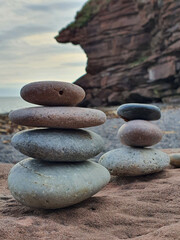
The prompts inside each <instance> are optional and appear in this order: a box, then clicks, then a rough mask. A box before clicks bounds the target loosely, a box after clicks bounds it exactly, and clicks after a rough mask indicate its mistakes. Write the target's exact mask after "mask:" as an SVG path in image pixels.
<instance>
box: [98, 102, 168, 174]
mask: <svg viewBox="0 0 180 240" xmlns="http://www.w3.org/2000/svg"><path fill="white" fill-rule="evenodd" d="M117 114H118V115H119V116H120V117H121V118H123V119H124V120H125V121H126V122H127V123H125V124H123V125H122V126H121V127H120V129H119V131H118V138H119V139H120V141H121V143H122V144H123V145H126V146H128V147H122V148H118V149H114V150H112V151H109V152H107V153H106V154H104V155H103V156H102V157H101V158H100V160H99V163H100V164H101V165H103V166H104V167H106V168H107V169H108V170H109V172H110V173H111V174H112V175H117V176H140V175H146V174H151V173H155V172H159V171H162V170H163V169H164V168H166V167H167V166H168V165H169V162H170V159H169V156H168V155H167V154H166V153H164V152H162V151H160V150H157V149H154V148H150V147H151V146H152V145H154V144H157V143H158V142H159V141H160V140H161V138H162V136H163V134H162V131H161V130H160V129H159V128H158V127H157V126H156V125H154V124H153V123H151V122H150V121H154V120H158V119H160V117H161V112H160V109H159V108H158V107H156V106H154V105H148V104H136V103H131V104H123V105H121V106H120V107H119V108H118V110H117Z"/></svg>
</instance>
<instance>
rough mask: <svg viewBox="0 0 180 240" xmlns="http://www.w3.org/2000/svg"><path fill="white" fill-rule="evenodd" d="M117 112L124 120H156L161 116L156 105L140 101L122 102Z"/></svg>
mask: <svg viewBox="0 0 180 240" xmlns="http://www.w3.org/2000/svg"><path fill="white" fill-rule="evenodd" d="M117 114H118V115H119V116H120V117H121V118H123V119H124V120H127V121H129V120H135V119H142V120H148V121H153V120H158V119H160V118H161V111H160V109H159V108H158V107H157V106H154V105H150V104H141V103H128V104H123V105H121V106H120V107H119V108H118V109H117Z"/></svg>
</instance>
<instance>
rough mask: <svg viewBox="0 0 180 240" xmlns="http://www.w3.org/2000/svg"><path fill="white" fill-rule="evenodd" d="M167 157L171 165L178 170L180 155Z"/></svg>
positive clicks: (172, 154) (174, 154) (175, 154)
mask: <svg viewBox="0 0 180 240" xmlns="http://www.w3.org/2000/svg"><path fill="white" fill-rule="evenodd" d="M169 157H170V163H171V165H173V166H174V167H178V168H179V167H180V153H171V154H170V155H169Z"/></svg>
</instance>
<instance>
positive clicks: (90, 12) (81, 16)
mask: <svg viewBox="0 0 180 240" xmlns="http://www.w3.org/2000/svg"><path fill="white" fill-rule="evenodd" d="M110 1H111V0H88V1H87V2H86V3H85V4H84V6H83V7H82V9H81V10H80V11H78V12H77V14H76V17H75V20H74V22H72V23H70V24H69V25H68V26H67V27H66V28H70V29H74V28H82V27H84V26H86V25H87V23H88V22H89V21H90V20H91V19H92V18H93V17H94V16H95V15H96V14H97V13H98V12H99V11H100V9H101V7H102V6H105V5H107V4H108V3H110Z"/></svg>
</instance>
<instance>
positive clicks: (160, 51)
mask: <svg viewBox="0 0 180 240" xmlns="http://www.w3.org/2000/svg"><path fill="white" fill-rule="evenodd" d="M179 23H180V1H178V0H90V1H88V2H87V3H86V4H85V5H84V7H83V8H82V9H81V11H79V12H78V13H77V15H76V18H75V21H74V22H73V23H71V24H69V25H68V26H67V27H66V28H65V29H63V30H61V31H60V32H59V34H58V36H56V37H55V38H56V40H57V41H58V42H59V43H69V42H71V43H73V44H75V45H76V44H79V45H80V46H81V47H82V48H83V50H84V51H85V53H86V55H87V58H88V62H87V67H86V72H87V73H86V74H85V75H84V76H82V77H80V78H79V79H78V80H77V81H76V82H75V83H76V84H77V85H80V86H82V87H83V88H84V89H85V90H86V93H87V96H86V99H85V101H84V103H83V105H84V106H87V105H88V106H100V105H115V104H121V103H124V102H134V101H135V102H147V103H148V102H161V101H163V102H166V101H167V102H168V101H174V102H175V101H177V100H179V99H180V24H179Z"/></svg>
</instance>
